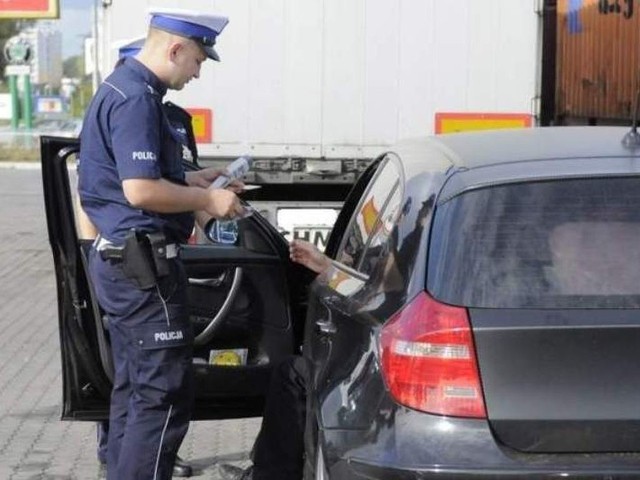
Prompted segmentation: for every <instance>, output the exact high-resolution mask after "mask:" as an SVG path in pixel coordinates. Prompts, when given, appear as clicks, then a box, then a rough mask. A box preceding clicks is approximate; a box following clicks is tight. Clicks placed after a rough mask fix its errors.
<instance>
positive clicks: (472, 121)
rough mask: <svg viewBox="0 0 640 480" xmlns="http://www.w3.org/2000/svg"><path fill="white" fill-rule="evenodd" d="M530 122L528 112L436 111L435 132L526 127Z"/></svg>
mask: <svg viewBox="0 0 640 480" xmlns="http://www.w3.org/2000/svg"><path fill="white" fill-rule="evenodd" d="M531 124H532V118H531V115H530V114H528V113H479V112H478V113H469V112H464V113H463V112H439V113H436V121H435V127H436V128H435V130H436V133H454V132H469V131H473V130H496V129H499V128H527V127H530V126H531Z"/></svg>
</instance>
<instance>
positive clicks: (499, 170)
mask: <svg viewBox="0 0 640 480" xmlns="http://www.w3.org/2000/svg"><path fill="white" fill-rule="evenodd" d="M629 131H630V128H628V127H604V126H597V127H586V126H584V127H537V128H526V129H509V130H493V131H482V132H470V133H454V134H444V135H436V136H432V137H423V138H418V139H409V140H407V141H404V142H400V143H399V144H398V145H397V148H396V150H395V151H396V152H397V153H398V155H399V156H400V157H401V158H402V160H403V164H404V167H405V174H406V176H407V178H408V179H410V178H412V177H414V176H417V175H420V174H421V173H424V172H441V173H443V174H446V176H447V177H449V178H448V180H447V181H446V182H445V185H444V188H443V191H442V192H441V195H440V199H439V202H438V203H441V202H442V201H446V200H447V199H450V198H452V197H453V196H455V195H457V194H459V193H461V192H463V191H465V190H468V189H472V188H477V187H482V186H485V185H495V184H500V183H510V182H514V181H523V180H524V181H527V180H533V179H537V180H541V179H546V178H571V177H582V176H606V175H616V176H618V175H629V174H633V175H639V174H640V148H636V149H630V148H627V147H625V146H624V145H623V143H622V139H623V138H624V136H625V135H626V134H627V133H628V132H629ZM605 159H606V160H605ZM629 159H632V161H629Z"/></svg>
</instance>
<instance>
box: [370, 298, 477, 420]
mask: <svg viewBox="0 0 640 480" xmlns="http://www.w3.org/2000/svg"><path fill="white" fill-rule="evenodd" d="M380 345H381V349H382V373H383V376H384V378H385V381H386V382H387V386H388V388H389V391H390V392H391V395H392V396H393V397H394V398H395V399H396V400H397V401H398V402H399V403H401V404H403V405H406V406H407V407H411V408H415V409H417V410H421V411H424V412H429V413H434V414H439V415H449V416H455V417H472V418H486V417H487V413H486V408H485V405H484V398H483V396H482V387H481V386H480V374H479V372H478V366H477V363H476V353H475V347H474V344H473V337H472V335H471V326H470V324H469V318H468V316H467V311H466V309H464V308H460V307H453V306H450V305H445V304H442V303H439V302H437V301H436V300H434V299H433V298H431V297H430V296H429V295H427V294H426V293H424V292H423V293H421V294H420V295H418V296H417V297H416V298H415V299H414V300H413V301H412V302H411V303H410V304H409V305H407V306H406V307H405V308H404V309H402V310H401V311H400V312H399V313H397V314H396V315H395V316H394V317H393V318H392V319H391V320H390V321H389V322H388V323H387V324H386V325H385V326H384V327H383V328H382V332H381V334H380Z"/></svg>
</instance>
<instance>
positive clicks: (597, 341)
mask: <svg viewBox="0 0 640 480" xmlns="http://www.w3.org/2000/svg"><path fill="white" fill-rule="evenodd" d="M470 318H471V322H472V325H473V331H474V336H475V341H476V348H477V355H478V365H479V369H480V376H481V380H482V387H483V391H484V395H485V402H486V406H487V413H488V419H489V422H490V425H491V428H492V430H493V432H494V434H495V435H496V437H497V439H498V440H499V441H500V442H502V443H504V444H505V445H508V446H510V447H512V448H515V449H517V450H521V451H526V452H606V451H617V452H623V451H640V382H638V381H637V376H638V372H640V349H638V345H640V312H638V311H634V310H597V311H596V310H560V309H554V310H509V309H471V310H470ZM514 325H517V327H515V326H514Z"/></svg>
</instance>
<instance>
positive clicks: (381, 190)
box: [336, 155, 400, 274]
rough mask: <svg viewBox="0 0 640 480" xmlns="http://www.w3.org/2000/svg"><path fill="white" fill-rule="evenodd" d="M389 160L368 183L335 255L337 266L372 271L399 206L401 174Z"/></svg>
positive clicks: (365, 271)
mask: <svg viewBox="0 0 640 480" xmlns="http://www.w3.org/2000/svg"><path fill="white" fill-rule="evenodd" d="M391 158H393V157H392V156H391V155H389V156H388V158H387V160H386V162H385V164H384V165H383V166H381V168H380V169H379V170H378V172H377V174H376V175H375V176H374V177H373V179H372V180H371V183H370V185H369V187H368V188H367V190H366V193H365V194H364V195H363V198H362V200H361V202H360V204H359V205H358V208H356V210H355V212H356V213H355V214H354V215H353V217H352V218H351V220H350V222H349V226H348V227H347V229H346V233H345V235H344V237H343V239H342V243H341V245H340V248H339V249H338V252H337V255H336V260H337V261H338V262H340V263H343V264H345V265H347V266H349V267H352V268H355V269H357V270H359V271H360V272H362V273H365V274H369V273H370V272H371V271H372V270H373V267H374V266H375V262H376V261H377V259H378V258H379V256H380V247H381V246H382V245H383V244H384V243H385V241H386V239H387V238H388V236H389V233H390V228H391V224H392V223H393V221H394V220H395V217H394V215H397V211H398V205H399V203H400V192H399V185H400V170H399V167H398V165H397V164H396V163H395V161H392V160H391ZM375 247H377V250H376V248H375ZM368 248H369V250H370V251H369V250H367V249H368ZM365 252H368V253H367V254H365Z"/></svg>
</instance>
